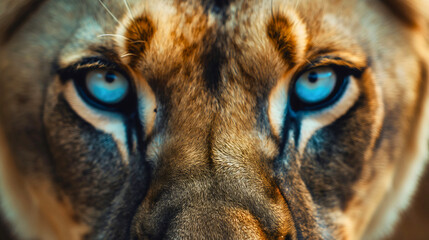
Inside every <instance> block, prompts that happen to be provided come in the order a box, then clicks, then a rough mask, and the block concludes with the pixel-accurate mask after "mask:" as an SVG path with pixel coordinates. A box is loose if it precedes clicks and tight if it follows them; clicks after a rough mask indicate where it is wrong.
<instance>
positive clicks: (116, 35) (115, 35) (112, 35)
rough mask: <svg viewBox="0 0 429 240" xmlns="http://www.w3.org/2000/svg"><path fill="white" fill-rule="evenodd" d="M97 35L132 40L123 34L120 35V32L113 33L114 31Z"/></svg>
mask: <svg viewBox="0 0 429 240" xmlns="http://www.w3.org/2000/svg"><path fill="white" fill-rule="evenodd" d="M97 37H120V38H123V39H125V40H127V41H129V42H132V41H133V40H131V39H129V38H127V37H125V36H123V35H120V34H114V33H105V34H100V35H98V36H97Z"/></svg>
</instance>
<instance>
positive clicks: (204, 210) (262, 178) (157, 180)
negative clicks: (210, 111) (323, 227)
mask: <svg viewBox="0 0 429 240" xmlns="http://www.w3.org/2000/svg"><path fill="white" fill-rule="evenodd" d="M218 118H219V115H217V117H215V118H213V119H211V124H210V126H208V127H207V128H206V130H204V131H196V130H195V136H187V137H183V138H180V137H178V139H180V140H181V141H180V142H177V140H178V139H176V140H175V141H173V142H171V143H170V144H169V145H170V147H169V148H167V150H169V151H166V152H164V153H163V154H162V156H161V158H162V159H160V161H161V162H162V163H161V164H160V169H159V171H157V172H156V173H155V176H154V180H153V182H152V183H151V187H150V188H149V191H148V195H147V196H146V198H145V200H144V201H143V203H142V205H141V207H140V211H139V214H138V215H139V216H138V217H137V219H138V220H137V221H136V224H138V225H139V226H137V229H139V230H138V231H137V232H140V234H141V235H148V236H162V238H163V239H284V238H285V236H287V235H288V234H292V235H291V236H293V232H294V230H293V228H294V227H293V226H294V224H293V222H292V220H291V219H292V218H291V216H290V212H289V210H288V206H287V204H286V202H285V201H284V199H283V197H282V195H281V193H280V191H279V190H278V188H277V186H276V185H275V183H274V181H272V180H271V179H270V177H269V173H267V171H266V170H267V166H266V165H264V164H263V163H262V162H263V160H262V159H261V158H260V157H261V156H260V153H258V151H257V150H256V149H255V148H254V143H252V137H250V136H247V138H246V136H244V133H243V132H241V133H240V134H239V131H238V129H235V130H230V131H229V130H228V129H225V127H227V124H226V123H225V121H224V120H223V119H220V120H219V119H218ZM192 131H194V130H192ZM187 138H189V139H187ZM240 139H241V140H240ZM190 142H191V143H192V144H189V143H190ZM148 233H149V234H148Z"/></svg>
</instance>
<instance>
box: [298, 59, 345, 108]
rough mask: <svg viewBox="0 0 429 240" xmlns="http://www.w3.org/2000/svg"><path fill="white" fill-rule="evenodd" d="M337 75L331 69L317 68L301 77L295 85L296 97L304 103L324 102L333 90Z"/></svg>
mask: <svg viewBox="0 0 429 240" xmlns="http://www.w3.org/2000/svg"><path fill="white" fill-rule="evenodd" d="M336 83H337V75H336V74H335V72H334V70H333V69H331V68H327V67H324V68H317V69H314V70H311V71H308V72H305V73H304V74H303V75H301V76H300V77H299V78H298V80H297V81H296V83H295V93H296V95H297V97H298V98H299V99H300V100H301V101H303V102H305V103H310V104H312V103H317V102H320V101H323V100H325V99H326V98H327V97H328V96H329V95H330V94H331V93H332V92H333V91H334V88H335V85H336Z"/></svg>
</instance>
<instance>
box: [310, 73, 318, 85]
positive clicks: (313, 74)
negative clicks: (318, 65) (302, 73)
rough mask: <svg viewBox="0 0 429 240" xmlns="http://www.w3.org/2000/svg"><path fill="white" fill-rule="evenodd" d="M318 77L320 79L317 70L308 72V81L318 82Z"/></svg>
mask: <svg viewBox="0 0 429 240" xmlns="http://www.w3.org/2000/svg"><path fill="white" fill-rule="evenodd" d="M317 79H318V75H317V73H316V72H310V73H309V74H308V81H309V82H311V83H315V82H317Z"/></svg>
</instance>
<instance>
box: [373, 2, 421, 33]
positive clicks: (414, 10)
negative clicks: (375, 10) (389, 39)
mask: <svg viewBox="0 0 429 240" xmlns="http://www.w3.org/2000/svg"><path fill="white" fill-rule="evenodd" d="M379 1H380V2H381V3H382V4H384V5H385V6H386V7H387V8H388V9H389V10H390V11H391V12H392V13H393V14H394V15H395V16H396V17H397V18H399V19H400V20H401V21H402V22H403V23H404V24H406V25H407V26H409V27H411V28H420V29H421V28H425V27H426V25H427V22H428V21H427V20H428V19H429V3H428V1H427V0H379Z"/></svg>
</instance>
